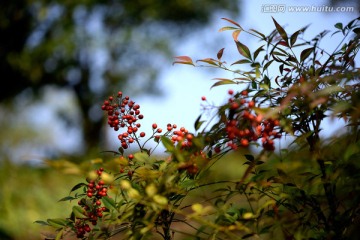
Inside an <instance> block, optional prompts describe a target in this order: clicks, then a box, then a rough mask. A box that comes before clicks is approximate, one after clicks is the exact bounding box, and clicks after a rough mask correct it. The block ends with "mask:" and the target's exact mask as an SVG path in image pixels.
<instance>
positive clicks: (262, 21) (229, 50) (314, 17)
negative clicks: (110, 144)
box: [110, 0, 357, 152]
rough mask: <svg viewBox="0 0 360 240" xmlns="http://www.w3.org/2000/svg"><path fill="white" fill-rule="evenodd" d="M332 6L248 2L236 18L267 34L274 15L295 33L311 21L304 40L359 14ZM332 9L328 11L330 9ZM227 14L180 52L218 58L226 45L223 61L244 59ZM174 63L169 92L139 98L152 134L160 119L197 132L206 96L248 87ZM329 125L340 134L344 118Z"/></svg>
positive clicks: (167, 68) (166, 83)
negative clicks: (225, 82) (229, 28)
mask: <svg viewBox="0 0 360 240" xmlns="http://www.w3.org/2000/svg"><path fill="white" fill-rule="evenodd" d="M327 6H328V5H326V1H316V4H314V1H301V4H300V1H286V4H284V1H275V0H272V1H269V0H266V1H244V3H243V8H242V15H241V16H239V18H237V19H233V20H235V21H236V22H238V23H240V25H241V26H242V27H243V28H244V29H251V28H252V29H256V30H258V31H260V32H263V33H270V32H271V31H272V30H273V29H274V28H275V27H274V23H273V21H272V17H273V18H274V19H275V20H276V21H277V22H278V23H279V24H280V25H282V26H283V27H284V28H285V30H286V31H287V32H289V33H293V32H295V31H296V30H299V29H300V28H302V27H304V26H306V25H308V24H310V26H309V28H308V29H307V31H306V34H305V35H304V38H305V39H309V38H310V39H311V38H313V37H315V36H316V35H317V34H318V33H320V32H321V31H322V30H324V29H328V30H333V29H334V27H333V26H334V25H335V24H336V23H338V22H342V23H344V24H346V23H348V22H349V21H351V20H352V19H354V18H356V17H357V14H356V12H329V9H330V8H327ZM348 6H351V5H348ZM280 7H285V10H284V12H274V11H275V9H276V8H280ZM292 7H300V8H303V9H306V8H308V9H311V7H313V8H312V9H313V10H314V11H315V12H305V11H303V12H290V11H291V8H292ZM340 7H345V5H344V6H342V5H340ZM280 9H281V8H280ZM295 9H296V8H295ZM326 10H328V11H327V12H325V11H326ZM222 17H227V16H226V15H222V14H218V15H216V16H215V17H214V18H213V20H212V23H211V25H210V26H209V27H207V28H206V29H204V30H202V31H199V32H194V33H193V34H192V35H191V36H189V37H188V41H187V42H183V43H182V45H180V47H178V49H177V50H176V53H177V55H176V56H181V55H186V56H190V57H192V58H193V60H197V59H201V58H207V57H213V58H216V53H217V52H218V50H220V49H221V48H223V47H225V51H224V55H223V60H227V59H229V61H227V62H228V63H231V62H234V61H235V60H239V59H240V58H241V57H240V55H239V53H238V51H237V50H236V47H235V44H234V42H233V39H232V36H231V31H225V32H219V31H218V30H219V29H220V28H221V27H224V26H229V25H231V24H229V23H228V22H226V21H224V20H222V19H221V18H222ZM199 37H200V38H201V37H202V38H208V39H209V40H208V41H212V44H209V45H210V46H209V47H208V48H204V47H203V46H204V45H203V42H202V41H196V39H197V38H199ZM332 39H334V40H336V39H337V38H336V36H335V37H333V38H332ZM239 40H240V41H241V42H243V43H244V44H246V45H247V46H248V47H249V48H250V50H251V49H253V50H255V49H256V48H257V47H258V46H259V43H258V42H257V40H256V39H254V38H253V37H251V36H249V35H247V34H246V33H241V34H240V36H239ZM214 42H215V43H216V44H214ZM336 43H337V42H336ZM177 46H179V45H177ZM205 46H206V45H205ZM323 46H324V47H325V48H327V49H333V48H334V44H333V42H332V40H331V41H329V42H328V44H324V45H323ZM172 61H173V59H169V62H168V63H164V64H163V65H164V70H163V72H162V73H161V77H160V84H161V88H162V89H163V90H164V92H165V96H164V97H162V98H154V97H150V96H144V97H142V98H138V99H137V101H138V102H139V103H140V104H141V108H142V112H143V113H144V116H145V118H144V119H143V123H142V126H143V129H142V130H145V127H146V128H147V129H148V131H147V133H148V134H151V124H152V123H154V122H155V123H157V124H158V125H159V126H162V127H163V128H165V127H166V124H167V123H176V124H177V125H178V126H184V127H185V128H187V129H188V130H189V131H191V132H194V130H195V129H194V122H195V120H196V118H197V117H198V116H199V115H200V114H201V113H203V111H202V104H204V102H203V101H202V100H201V97H202V96H206V98H207V100H208V102H209V103H213V104H214V105H217V106H219V105H221V104H223V103H225V101H227V98H228V95H227V90H228V89H234V90H239V89H242V86H241V85H224V86H220V87H216V88H212V89H210V87H211V86H212V84H214V80H213V79H214V78H233V77H234V76H233V75H232V74H230V73H227V72H225V71H221V70H219V71H214V70H212V69H209V68H201V67H196V68H195V67H192V66H190V65H178V64H175V65H172ZM209 118H210V116H207V115H204V117H203V119H204V120H207V119H209ZM326 125H327V126H329V128H327V129H326V131H323V133H324V134H325V135H326V136H329V135H331V134H333V133H335V132H339V129H341V127H342V126H343V124H342V123H341V122H332V121H327V122H326ZM116 136H117V134H116V133H115V132H114V133H112V134H110V139H113V141H114V143H115V145H116V144H117V141H116ZM115 145H114V147H115ZM162 150H163V148H161V147H160V148H159V151H158V152H161V151H162Z"/></svg>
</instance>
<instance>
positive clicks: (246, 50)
mask: <svg viewBox="0 0 360 240" xmlns="http://www.w3.org/2000/svg"><path fill="white" fill-rule="evenodd" d="M235 43H236V47H237V49H238V51H239V53H240V54H241V55H243V56H244V57H245V58H247V59H250V60H251V54H250V50H249V48H248V47H247V46H245V45H244V44H242V43H241V42H239V41H235Z"/></svg>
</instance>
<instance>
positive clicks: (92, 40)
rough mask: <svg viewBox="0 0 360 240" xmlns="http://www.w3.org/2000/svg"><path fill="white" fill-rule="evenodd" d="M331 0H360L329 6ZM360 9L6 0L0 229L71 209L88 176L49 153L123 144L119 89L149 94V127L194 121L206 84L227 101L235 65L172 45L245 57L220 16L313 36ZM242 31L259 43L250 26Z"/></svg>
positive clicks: (200, 1) (27, 231)
mask: <svg viewBox="0 0 360 240" xmlns="http://www.w3.org/2000/svg"><path fill="white" fill-rule="evenodd" d="M278 5H283V6H284V5H285V6H286V8H285V10H284V11H278V10H275V9H276V7H275V8H274V6H278ZM290 6H304V7H311V6H314V7H317V9H320V10H318V11H310V12H309V11H297V12H290V11H289V8H288V7H290ZM327 6H328V7H330V6H335V7H337V6H338V7H353V10H352V11H351V10H350V11H338V12H329V11H323V10H321V9H324V7H327ZM269 7H270V8H269ZM321 7H323V8H321ZM358 16H359V3H358V1H356V0H353V1H341V0H323V1H317V2H316V3H313V1H307V0H306V1H301V2H299V1H286V4H284V2H283V1H279V0H263V1H240V0H239V1H236V0H220V1H219V0H181V1H178V0H118V1H115V0H114V1H99V0H80V1H68V0H16V1H13V0H3V1H2V3H1V5H0V36H1V38H0V73H1V79H2V86H1V88H0V129H1V131H0V239H24V237H25V238H26V239H39V238H40V232H41V231H43V229H41V228H40V227H39V226H37V225H36V224H34V223H33V222H34V221H36V220H39V219H46V218H50V217H51V218H53V217H66V216H67V215H66V214H67V211H66V209H67V208H69V207H70V204H66V203H57V201H58V200H59V199H60V198H62V197H64V196H66V195H67V194H68V192H69V190H70V188H71V187H72V186H73V184H75V183H76V182H78V181H79V179H80V176H78V175H76V174H74V172H72V173H73V174H70V173H71V172H69V174H68V175H64V173H63V172H58V171H56V169H50V168H47V167H46V166H45V165H44V164H42V163H43V161H44V160H61V159H66V160H69V161H72V162H81V161H88V160H90V159H94V158H98V157H101V155H100V152H101V151H104V150H115V151H116V150H117V148H118V141H117V134H116V133H115V132H113V131H112V130H111V129H110V128H108V127H107V126H106V121H107V120H106V117H105V116H104V114H103V112H102V111H101V105H102V102H103V101H104V100H105V99H106V98H107V97H108V96H109V95H112V94H114V93H117V91H119V90H121V91H123V92H124V94H126V95H129V96H130V97H131V98H132V99H133V100H134V101H136V102H137V103H139V104H140V105H141V109H140V110H141V111H142V113H143V114H144V116H145V118H144V120H143V122H142V128H141V130H142V131H145V132H146V133H147V134H151V124H152V123H154V122H156V123H157V124H158V125H159V126H160V127H163V128H165V127H166V124H167V123H176V124H177V125H178V126H184V127H186V128H187V129H189V130H190V131H194V129H193V123H194V121H195V119H196V118H197V116H198V115H199V114H201V113H202V108H201V104H202V102H201V96H206V97H207V99H208V100H209V102H210V103H214V104H215V105H219V104H221V103H223V102H224V101H226V91H227V89H228V87H227V86H224V87H219V88H215V89H210V86H211V85H212V84H213V81H212V80H211V79H213V78H215V77H230V78H231V77H233V76H231V75H229V73H225V72H223V71H218V70H214V69H210V68H193V67H191V66H183V65H172V63H173V61H174V56H179V55H188V56H191V57H193V59H201V58H206V57H215V56H216V53H217V51H218V50H220V49H221V48H223V47H225V52H224V56H223V59H224V60H225V59H226V60H227V62H232V60H238V58H239V56H238V53H237V50H236V49H235V46H234V44H233V40H232V37H231V33H230V32H218V30H219V29H220V28H221V27H223V26H227V25H229V24H228V23H227V22H225V21H223V20H221V18H222V17H226V18H230V19H233V20H235V21H237V22H239V23H240V24H241V25H242V27H243V28H244V29H250V28H253V29H256V30H258V31H260V32H263V33H265V34H268V33H270V32H271V31H272V30H273V29H274V25H273V23H272V20H271V17H274V18H275V19H276V20H277V21H278V22H279V23H280V24H282V25H283V26H284V27H285V29H286V30H287V31H289V32H294V31H296V30H298V29H300V28H301V27H304V26H306V25H308V24H310V26H309V29H308V31H307V33H306V35H305V36H304V38H305V39H307V38H310V39H311V38H313V37H314V36H316V35H317V34H318V33H320V32H321V31H323V30H325V29H328V30H333V29H334V28H333V26H334V24H336V23H337V22H342V23H344V24H346V23H347V22H349V21H350V20H352V19H354V18H356V17H358ZM239 39H240V41H242V42H244V43H245V44H246V45H247V46H248V47H249V48H250V49H254V47H255V46H257V42H256V41H255V40H254V38H251V37H250V36H248V35H246V34H244V35H240V37H239ZM327 44H329V47H331V41H329V43H327ZM252 47H253V48H252ZM333 129H334V128H333ZM64 209H65V210H64ZM68 212H69V211H68Z"/></svg>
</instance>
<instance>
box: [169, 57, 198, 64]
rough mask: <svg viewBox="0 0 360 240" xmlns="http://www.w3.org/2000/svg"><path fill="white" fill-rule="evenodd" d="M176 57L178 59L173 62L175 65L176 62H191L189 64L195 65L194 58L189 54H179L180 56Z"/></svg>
mask: <svg viewBox="0 0 360 240" xmlns="http://www.w3.org/2000/svg"><path fill="white" fill-rule="evenodd" d="M175 59H176V61H174V62H173V65H174V64H175V63H179V64H189V65H193V66H195V64H194V63H193V61H192V59H191V58H190V57H188V56H178V57H175Z"/></svg>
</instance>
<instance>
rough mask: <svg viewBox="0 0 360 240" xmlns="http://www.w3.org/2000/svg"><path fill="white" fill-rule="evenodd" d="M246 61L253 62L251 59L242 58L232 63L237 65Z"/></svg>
mask: <svg viewBox="0 0 360 240" xmlns="http://www.w3.org/2000/svg"><path fill="white" fill-rule="evenodd" d="M245 63H251V61H250V60H248V59H241V60H239V61H236V62H234V63H232V64H231V66H232V65H235V64H245Z"/></svg>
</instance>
